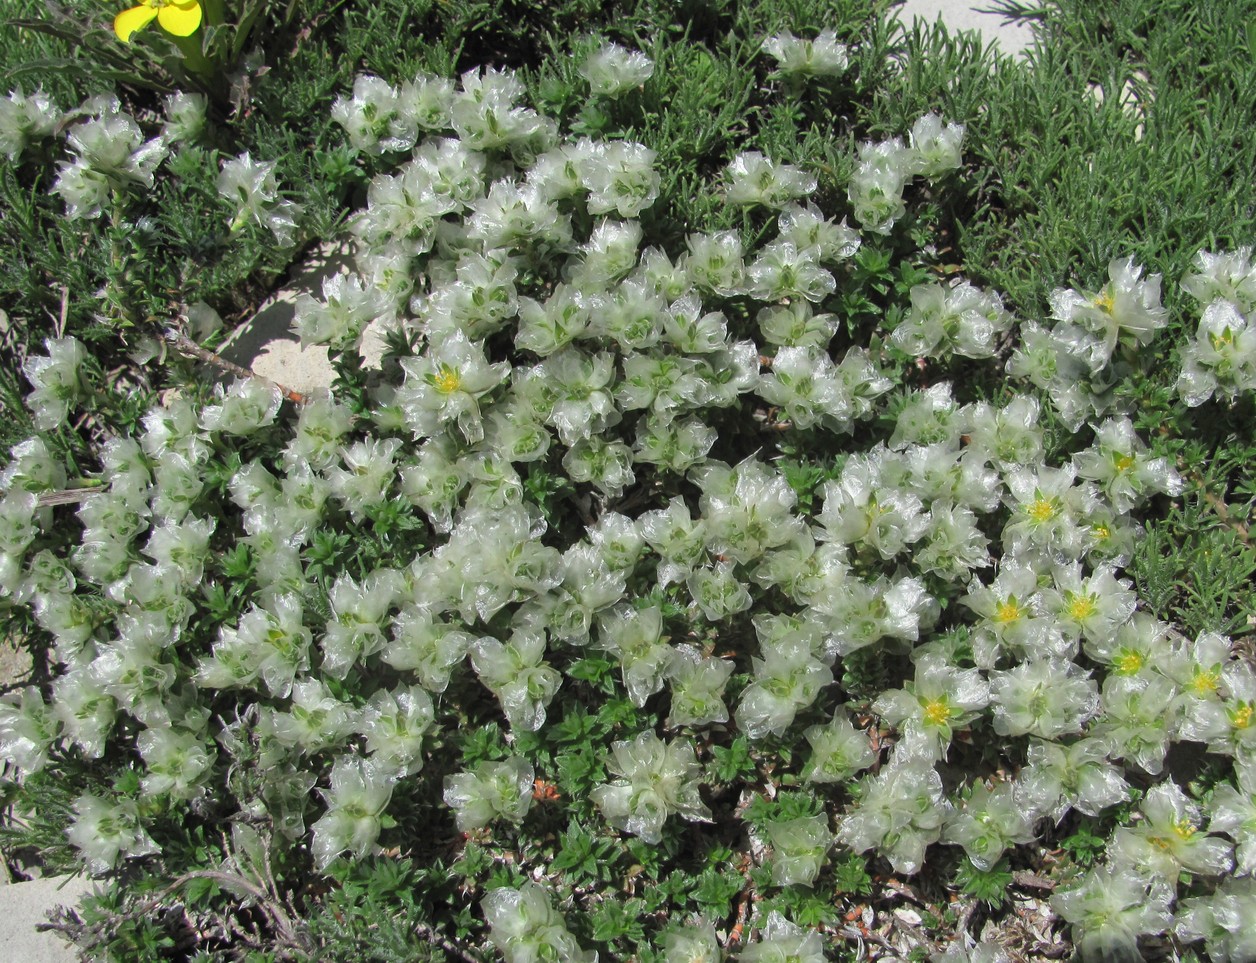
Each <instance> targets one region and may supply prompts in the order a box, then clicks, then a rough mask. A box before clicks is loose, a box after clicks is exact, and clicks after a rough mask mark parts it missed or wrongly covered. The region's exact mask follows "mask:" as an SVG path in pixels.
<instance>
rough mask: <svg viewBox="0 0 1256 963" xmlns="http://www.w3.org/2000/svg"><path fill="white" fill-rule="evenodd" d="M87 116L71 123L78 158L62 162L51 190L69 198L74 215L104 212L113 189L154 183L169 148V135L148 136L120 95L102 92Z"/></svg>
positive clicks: (71, 140)
mask: <svg viewBox="0 0 1256 963" xmlns="http://www.w3.org/2000/svg"><path fill="white" fill-rule="evenodd" d="M80 113H81V114H83V115H86V117H85V119H83V120H80V121H79V122H78V123H76V124H74V125H73V126H71V127H69V128H68V129H67V131H66V141H67V143H68V146H69V149H70V153H71V154H72V156H73V159H72V160H71V161H69V162H63V163H61V164H59V165H58V167H57V170H58V174H57V180H56V183H55V184H53V187H52V191H53V193H54V194H58V195H60V197H61V199H62V200H63V201H65V205H66V215H67V216H68V217H69V218H70V219H71V220H75V219H77V218H84V217H86V218H91V217H99V216H100V214H101V212H102V211H103V210H104V208H105V206H106V204H107V203H108V201H109V196H110V194H111V193H112V192H114V191H126V190H128V189H130V188H132V187H135V186H140V187H152V186H153V175H154V174H155V173H156V170H157V167H158V165H159V164H161V162H162V161H163V160H165V159H166V155H167V153H168V152H169V145H168V144H167V141H166V139H165V137H163V136H160V135H159V136H157V137H154V138H151V139H149V140H145V139H144V133H143V131H142V130H141V129H140V125H139V122H138V121H136V119H135V118H134V117H132V116H131V115H130V114H128V113H127V112H126V111H124V110H123V109H122V105H121V104H120V103H119V102H118V99H117V98H116V97H98V98H95V99H94V100H92V101H89V102H88V103H86V104H84V105H83V106H82V107H81V108H80Z"/></svg>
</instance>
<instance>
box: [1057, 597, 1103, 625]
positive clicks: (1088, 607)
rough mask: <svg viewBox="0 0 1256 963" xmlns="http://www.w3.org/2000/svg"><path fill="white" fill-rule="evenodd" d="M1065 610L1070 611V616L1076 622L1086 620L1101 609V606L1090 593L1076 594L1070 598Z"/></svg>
mask: <svg viewBox="0 0 1256 963" xmlns="http://www.w3.org/2000/svg"><path fill="white" fill-rule="evenodd" d="M1065 611H1066V612H1068V617H1069V618H1070V619H1072V620H1073V621H1074V622H1085V621H1086V620H1087V619H1088V618H1090V617H1091V616H1092V615H1094V614H1095V613H1096V612H1097V611H1099V606H1098V605H1096V604H1095V600H1094V598H1093V597H1091V596H1089V595H1074V596H1072V597H1071V598H1070V599H1069V603H1068V606H1067V607H1066V609H1065Z"/></svg>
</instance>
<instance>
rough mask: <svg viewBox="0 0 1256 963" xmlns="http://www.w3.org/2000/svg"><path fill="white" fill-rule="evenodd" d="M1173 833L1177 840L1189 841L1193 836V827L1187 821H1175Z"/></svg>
mask: <svg viewBox="0 0 1256 963" xmlns="http://www.w3.org/2000/svg"><path fill="white" fill-rule="evenodd" d="M1173 832H1174V833H1176V834H1177V837H1178V839H1190V838H1191V837H1192V836H1194V835H1195V827H1194V826H1193V825H1192V824H1191V821H1190V820H1189V819H1175V820H1174V821H1173Z"/></svg>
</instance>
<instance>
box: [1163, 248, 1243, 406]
mask: <svg viewBox="0 0 1256 963" xmlns="http://www.w3.org/2000/svg"><path fill="white" fill-rule="evenodd" d="M1195 266H1196V268H1197V270H1198V273H1196V274H1191V275H1188V276H1187V277H1185V278H1184V279H1183V280H1182V287H1183V288H1184V289H1185V290H1186V292H1187V293H1188V294H1190V295H1191V296H1192V297H1193V298H1195V300H1196V301H1198V302H1199V303H1200V304H1201V305H1202V306H1203V308H1204V311H1203V315H1202V316H1201V317H1200V319H1199V327H1198V329H1197V330H1196V332H1195V339H1194V341H1192V342H1189V343H1188V344H1187V345H1186V347H1185V348H1184V349H1183V351H1182V372H1181V374H1180V375H1179V376H1178V382H1177V391H1178V394H1179V395H1181V396H1182V400H1183V401H1185V402H1186V403H1187V404H1188V405H1190V406H1191V407H1192V408H1193V407H1196V406H1198V405H1202V404H1203V403H1204V402H1205V401H1207V400H1208V399H1209V398H1212V397H1213V396H1214V395H1215V396H1216V397H1218V398H1221V399H1224V400H1226V401H1230V402H1232V401H1234V400H1235V398H1237V397H1238V396H1239V395H1240V394H1243V393H1249V392H1253V391H1256V330H1253V329H1252V327H1251V325H1250V321H1251V318H1252V312H1253V311H1256V265H1254V264H1253V263H1252V249H1251V248H1250V247H1244V248H1239V250H1237V251H1235V252H1233V253H1221V254H1212V253H1210V252H1208V251H1200V252H1199V254H1198V255H1197V256H1196V258H1195Z"/></svg>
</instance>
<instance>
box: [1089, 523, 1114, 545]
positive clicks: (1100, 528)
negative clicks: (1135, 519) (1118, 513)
mask: <svg viewBox="0 0 1256 963" xmlns="http://www.w3.org/2000/svg"><path fill="white" fill-rule="evenodd" d="M1090 533H1091V534H1092V535H1094V536H1095V538H1096V539H1098V540H1099V541H1101V542H1106V541H1107V540H1108V539H1110V538H1111V537H1112V529H1110V528H1108V526H1107V525H1095V526H1094V527H1093V528H1091V530H1090Z"/></svg>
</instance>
